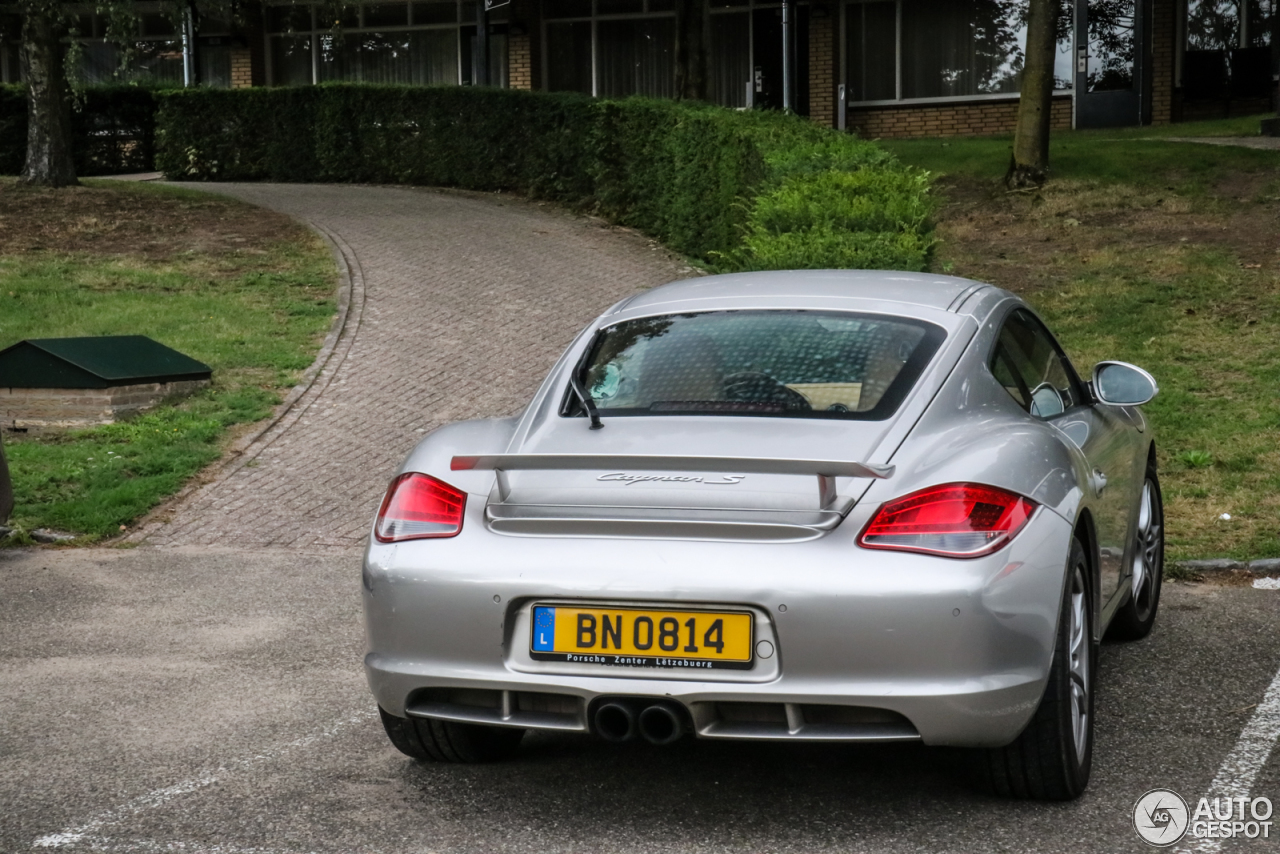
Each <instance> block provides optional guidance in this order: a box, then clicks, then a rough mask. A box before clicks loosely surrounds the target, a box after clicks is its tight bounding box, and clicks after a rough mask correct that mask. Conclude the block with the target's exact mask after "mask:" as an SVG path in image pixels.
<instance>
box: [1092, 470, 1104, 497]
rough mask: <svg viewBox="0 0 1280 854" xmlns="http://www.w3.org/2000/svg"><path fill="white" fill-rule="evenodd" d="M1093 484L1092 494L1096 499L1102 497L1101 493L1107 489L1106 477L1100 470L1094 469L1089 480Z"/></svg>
mask: <svg viewBox="0 0 1280 854" xmlns="http://www.w3.org/2000/svg"><path fill="white" fill-rule="evenodd" d="M1089 479H1090V480H1091V481H1092V482H1093V494H1094V495H1096V496H1097V497H1098V498H1101V497H1102V491H1103V490H1104V489H1106V488H1107V475H1106V472H1104V471H1103V470H1102V469H1094V470H1093V476H1092V477H1090V478H1089Z"/></svg>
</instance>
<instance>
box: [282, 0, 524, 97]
mask: <svg viewBox="0 0 1280 854" xmlns="http://www.w3.org/2000/svg"><path fill="white" fill-rule="evenodd" d="M475 8H476V6H475V2H474V0H418V2H411V3H371V4H366V5H364V6H352V7H348V9H347V11H345V12H344V13H343V14H342V16H341V19H340V20H335V21H328V20H325V19H323V17H322V15H323V14H324V13H323V9H324V7H322V6H311V5H305V4H290V5H287V6H286V5H280V6H271V7H269V8H268V10H267V32H268V36H267V44H268V52H269V56H270V62H269V67H270V71H271V78H270V81H269V82H270V83H271V85H273V86H304V85H308V84H311V83H324V82H328V81H349V82H361V83H396V84H404V85H412V86H441V85H449V86H456V85H459V84H464V85H465V84H470V83H471V82H472V81H473V80H475V79H476V78H477V77H478V76H479V75H477V73H476V71H477V69H476V68H475V67H474V63H475V61H476V57H477V55H478V53H479V51H478V50H477V49H476V26H475ZM505 15H506V10H505V9H500V10H497V12H496V13H495V14H493V15H491V16H490V24H491V26H493V27H494V28H495V29H497V30H498V31H496V32H495V31H492V30H491V32H490V34H489V81H490V83H491V84H492V85H498V86H506V85H507V44H506V34H505V33H504V32H502V31H501V28H502V27H503V26H504V25H505V21H506V19H505Z"/></svg>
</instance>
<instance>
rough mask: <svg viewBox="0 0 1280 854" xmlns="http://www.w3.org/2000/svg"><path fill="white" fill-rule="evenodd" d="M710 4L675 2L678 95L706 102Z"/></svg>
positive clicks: (700, 0) (687, 0)
mask: <svg viewBox="0 0 1280 854" xmlns="http://www.w3.org/2000/svg"><path fill="white" fill-rule="evenodd" d="M710 40H711V5H710V3H709V2H708V0H681V2H678V3H676V55H675V64H676V80H675V84H676V98H678V99H681V100H690V101H705V100H707V99H708V97H709V95H710V83H711V69H710V65H711V62H710V59H711V48H710Z"/></svg>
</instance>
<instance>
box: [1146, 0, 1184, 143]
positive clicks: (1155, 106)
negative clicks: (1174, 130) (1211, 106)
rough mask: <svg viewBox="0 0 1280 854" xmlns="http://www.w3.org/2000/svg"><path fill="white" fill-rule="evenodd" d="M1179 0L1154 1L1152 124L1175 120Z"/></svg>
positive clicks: (1152, 13)
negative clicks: (1174, 102) (1174, 94)
mask: <svg viewBox="0 0 1280 854" xmlns="http://www.w3.org/2000/svg"><path fill="white" fill-rule="evenodd" d="M1177 10H1178V4H1177V0H1153V2H1152V10H1151V124H1153V125H1167V124H1169V123H1170V122H1172V121H1173V84H1174V63H1175V61H1176V57H1177V40H1178V26H1177Z"/></svg>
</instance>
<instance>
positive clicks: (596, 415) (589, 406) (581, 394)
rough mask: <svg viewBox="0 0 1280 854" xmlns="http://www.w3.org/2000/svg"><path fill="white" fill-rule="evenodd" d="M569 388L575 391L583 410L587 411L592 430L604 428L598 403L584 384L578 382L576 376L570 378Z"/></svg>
mask: <svg viewBox="0 0 1280 854" xmlns="http://www.w3.org/2000/svg"><path fill="white" fill-rule="evenodd" d="M569 388H571V389H573V393H574V394H576V395H577V396H578V400H580V401H582V408H583V409H585V410H586V411H587V417H588V418H590V419H591V429H592V430H599V429H600V428H601V427H603V426H604V422H603V421H601V420H600V412H599V411H598V410H597V409H596V402H595V401H594V400H592V399H591V395H590V394H589V393H588V392H587V390H586V389H585V388H583V387H582V383H581V382H579V381H578V378H577V377H576V376H573V375H572V374H571V375H570V376H569Z"/></svg>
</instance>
